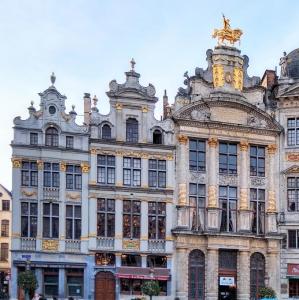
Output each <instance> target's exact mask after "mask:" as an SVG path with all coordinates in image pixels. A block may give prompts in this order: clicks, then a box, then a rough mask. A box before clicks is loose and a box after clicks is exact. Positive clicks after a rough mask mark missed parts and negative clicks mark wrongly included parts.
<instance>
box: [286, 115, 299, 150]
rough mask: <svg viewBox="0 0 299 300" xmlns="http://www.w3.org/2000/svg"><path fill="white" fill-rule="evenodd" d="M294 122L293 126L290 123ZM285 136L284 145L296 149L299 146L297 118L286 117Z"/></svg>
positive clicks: (298, 123)
mask: <svg viewBox="0 0 299 300" xmlns="http://www.w3.org/2000/svg"><path fill="white" fill-rule="evenodd" d="M292 121H293V122H294V123H293V125H292V124H291V122H292ZM286 125H287V134H286V143H287V146H288V147H296V146H298V145H299V118H298V117H288V118H287V124H286Z"/></svg>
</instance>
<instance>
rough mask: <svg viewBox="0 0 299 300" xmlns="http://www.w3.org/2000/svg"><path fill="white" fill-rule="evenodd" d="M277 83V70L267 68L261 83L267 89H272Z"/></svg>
mask: <svg viewBox="0 0 299 300" xmlns="http://www.w3.org/2000/svg"><path fill="white" fill-rule="evenodd" d="M275 84H277V75H276V70H275V71H274V70H266V71H265V73H264V75H263V77H262V81H261V85H262V86H263V87H265V88H266V89H271V88H272V87H273V85H275Z"/></svg>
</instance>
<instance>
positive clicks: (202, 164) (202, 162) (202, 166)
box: [189, 138, 207, 172]
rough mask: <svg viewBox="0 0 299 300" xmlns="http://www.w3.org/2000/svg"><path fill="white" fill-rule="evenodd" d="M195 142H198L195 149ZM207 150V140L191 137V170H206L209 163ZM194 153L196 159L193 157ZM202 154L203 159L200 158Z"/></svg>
mask: <svg viewBox="0 0 299 300" xmlns="http://www.w3.org/2000/svg"><path fill="white" fill-rule="evenodd" d="M193 143H196V147H195V148H194V149H193V147H192V144H193ZM202 146H203V148H202ZM206 151H207V147H206V140H203V139H195V138H190V139H189V170H190V171H195V172H206V163H207V160H206ZM192 154H193V155H195V157H196V161H195V160H193V159H191V158H192V156H193V155H192ZM202 156H203V159H200V158H201V157H202ZM191 162H193V163H191ZM194 162H195V163H194Z"/></svg>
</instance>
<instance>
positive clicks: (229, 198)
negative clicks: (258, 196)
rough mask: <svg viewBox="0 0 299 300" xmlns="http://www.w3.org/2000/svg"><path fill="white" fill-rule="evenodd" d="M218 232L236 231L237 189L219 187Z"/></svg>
mask: <svg viewBox="0 0 299 300" xmlns="http://www.w3.org/2000/svg"><path fill="white" fill-rule="evenodd" d="M219 203H220V220H221V222H220V231H226V232H236V231H237V188H236V187H232V186H219Z"/></svg>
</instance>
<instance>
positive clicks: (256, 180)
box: [250, 177, 266, 187]
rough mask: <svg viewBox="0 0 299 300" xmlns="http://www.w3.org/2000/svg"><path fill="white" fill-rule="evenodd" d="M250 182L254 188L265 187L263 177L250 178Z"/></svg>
mask: <svg viewBox="0 0 299 300" xmlns="http://www.w3.org/2000/svg"><path fill="white" fill-rule="evenodd" d="M250 182H251V186H254V187H259V186H265V185H266V179H265V178H264V177H251V178H250Z"/></svg>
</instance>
